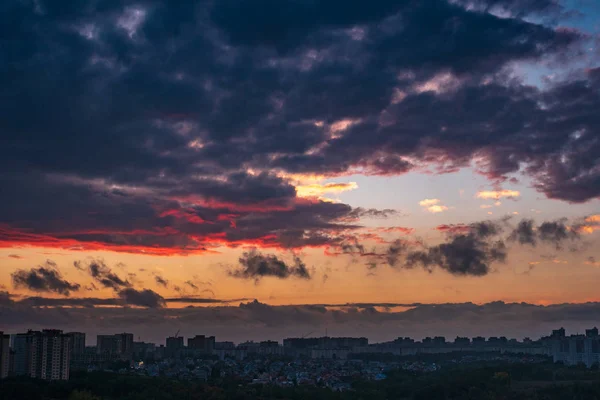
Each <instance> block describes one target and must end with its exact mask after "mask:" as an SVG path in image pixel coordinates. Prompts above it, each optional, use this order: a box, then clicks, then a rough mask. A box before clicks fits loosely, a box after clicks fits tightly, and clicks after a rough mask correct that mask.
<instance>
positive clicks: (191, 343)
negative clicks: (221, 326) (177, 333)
mask: <svg viewBox="0 0 600 400" xmlns="http://www.w3.org/2000/svg"><path fill="white" fill-rule="evenodd" d="M188 348H189V349H193V350H196V351H200V352H203V353H211V352H212V351H213V350H214V349H215V337H214V336H204V335H196V336H194V337H193V338H189V339H188Z"/></svg>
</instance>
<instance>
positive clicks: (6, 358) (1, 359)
mask: <svg viewBox="0 0 600 400" xmlns="http://www.w3.org/2000/svg"><path fill="white" fill-rule="evenodd" d="M9 371H10V335H5V334H4V332H0V379H2V378H6V377H7V376H8V373H9Z"/></svg>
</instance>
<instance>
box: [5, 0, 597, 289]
mask: <svg viewBox="0 0 600 400" xmlns="http://www.w3.org/2000/svg"><path fill="white" fill-rule="evenodd" d="M0 10H1V11H2V12H1V13H0V26H1V27H2V28H0V29H1V31H2V35H0V37H1V38H0V41H1V43H2V47H3V48H4V49H5V51H4V54H5V56H6V57H5V58H4V60H3V62H2V63H1V65H0V84H1V86H2V88H3V92H4V93H5V96H2V97H0V141H1V142H2V146H0V186H1V187H2V188H3V190H2V191H1V192H0V203H1V204H3V205H4V207H2V208H1V209H0V221H2V224H1V225H0V246H3V247H12V246H17V245H19V246H22V245H31V246H45V247H59V248H68V249H74V250H113V251H123V252H133V253H141V254H155V255H171V254H189V253H202V252H207V251H211V250H212V249H215V248H218V247H220V246H230V247H237V246H240V245H250V246H258V247H270V248H301V247H306V246H312V247H317V246H328V245H332V244H335V243H339V242H341V241H343V240H344V238H343V237H340V236H341V235H342V232H343V231H347V230H348V229H350V230H351V229H355V228H356V227H358V226H359V225H360V222H359V221H357V220H356V218H359V217H365V215H364V214H362V215H361V212H358V211H357V210H356V209H353V208H352V207H350V206H348V205H346V204H342V203H331V202H327V201H323V200H319V199H317V198H314V197H311V198H303V197H299V196H298V193H297V191H296V188H295V187H294V185H293V184H292V183H293V180H292V179H291V178H289V177H290V176H292V175H298V174H300V175H302V174H305V175H319V176H326V177H335V176H340V175H348V174H354V173H358V174H363V175H388V176H389V175H398V174H403V173H406V172H408V171H412V170H419V171H422V170H429V171H432V172H434V173H442V172H452V171H455V170H457V169H458V168H461V167H464V166H468V165H475V166H476V168H477V169H478V170H479V171H480V172H481V173H483V174H485V175H486V176H487V177H489V178H490V180H491V181H493V182H494V183H497V182H499V181H502V180H504V179H507V178H508V176H509V175H510V174H513V173H517V172H522V173H524V174H525V175H526V176H527V177H528V178H529V179H530V180H531V181H532V182H533V187H534V188H535V189H536V190H537V191H538V192H540V193H541V194H543V195H545V196H546V197H548V198H553V199H560V200H565V201H569V202H578V203H579V202H586V201H589V200H591V199H595V198H597V197H598V196H599V195H600V170H599V169H598V156H597V155H598V154H599V150H600V147H599V146H600V142H599V141H598V140H597V137H598V127H599V126H600V120H599V118H600V117H599V116H598V112H597V110H598V109H599V108H600V95H599V89H600V78H599V76H600V73H599V69H598V68H590V69H588V70H586V71H576V72H575V73H574V74H572V75H571V76H569V78H565V80H561V81H556V82H552V84H549V85H547V87H544V88H538V87H534V86H530V85H528V84H526V83H524V82H522V81H519V80H518V79H514V78H511V74H510V72H511V68H512V66H514V65H515V64H518V63H520V62H542V61H543V62H550V61H554V62H556V61H557V60H565V59H572V60H575V61H577V60H580V59H581V57H582V55H581V52H579V49H581V48H582V46H583V45H584V44H585V43H586V40H587V38H586V37H585V35H583V34H581V33H579V32H577V31H575V30H572V29H559V28H555V27H554V26H552V25H551V24H550V23H546V21H548V20H550V19H556V18H559V19H560V17H561V15H562V14H563V12H564V10H562V9H561V7H559V6H557V5H556V3H555V2H553V1H549V0H548V1H546V0H544V1H514V0H510V1H509V0H503V1H498V0H480V1H476V2H472V1H470V2H463V1H449V0H448V1H446V0H433V1H430V2H427V4H425V3H420V2H416V1H391V0H382V1H378V2H376V3H366V2H357V1H350V2H348V1H343V2H342V1H338V0H335V1H328V2H309V3H307V4H302V3H301V2H297V1H288V0H284V1H271V0H260V1H250V0H222V1H215V2H160V1H154V0H141V1H138V2H136V3H135V5H134V4H130V5H126V4H123V3H122V2H118V1H107V2H103V3H102V6H100V5H99V4H98V3H97V2H94V1H87V0H83V1H81V2H76V3H75V2H66V3H63V2H61V3H60V4H59V3H55V2H51V1H43V0H40V1H37V2H23V1H20V0H7V1H4V2H3V3H2V6H1V8H0ZM498 15H502V17H498ZM534 21H535V22H534ZM351 188H352V184H343V185H341V186H340V185H337V186H336V185H335V184H334V185H333V186H332V185H331V184H330V185H324V186H318V187H317V186H315V187H311V188H308V190H309V194H315V195H317V196H318V194H319V193H326V192H332V191H333V192H339V191H341V190H346V189H351ZM300 194H303V193H302V192H300ZM497 197H502V196H501V195H498V196H495V197H493V198H497ZM430 207H431V206H430ZM433 207H439V210H440V211H443V210H442V208H441V207H443V206H441V205H433ZM434 210H438V208H434ZM363 211H364V210H363ZM375 211H377V212H379V210H375ZM66 215H68V216H69V218H65V216H66ZM367 216H368V215H367ZM98 273H99V274H100V275H99V276H102V278H101V279H104V280H103V281H102V282H100V283H101V284H102V285H105V284H106V283H108V284H109V285H110V283H109V282H111V280H110V277H108V276H107V275H106V274H104V275H102V272H100V271H99V272H98ZM116 285H117V286H119V287H126V285H125V286H124V285H121V284H119V283H116Z"/></svg>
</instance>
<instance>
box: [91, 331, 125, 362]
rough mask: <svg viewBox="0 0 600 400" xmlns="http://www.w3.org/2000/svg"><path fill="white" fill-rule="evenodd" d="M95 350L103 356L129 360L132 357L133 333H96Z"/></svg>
mask: <svg viewBox="0 0 600 400" xmlns="http://www.w3.org/2000/svg"><path fill="white" fill-rule="evenodd" d="M96 351H97V353H98V354H103V355H105V356H109V357H115V358H121V359H123V360H131V359H132V358H133V333H118V334H116V335H98V336H97V337H96Z"/></svg>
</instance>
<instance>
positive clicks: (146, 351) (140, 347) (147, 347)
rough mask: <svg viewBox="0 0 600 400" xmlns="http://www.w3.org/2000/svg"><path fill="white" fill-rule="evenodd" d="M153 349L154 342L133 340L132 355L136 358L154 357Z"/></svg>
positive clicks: (154, 346) (154, 349)
mask: <svg viewBox="0 0 600 400" xmlns="http://www.w3.org/2000/svg"><path fill="white" fill-rule="evenodd" d="M155 351H156V345H155V344H154V343H145V342H133V357H134V358H135V359H137V360H140V359H146V358H154V353H155Z"/></svg>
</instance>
